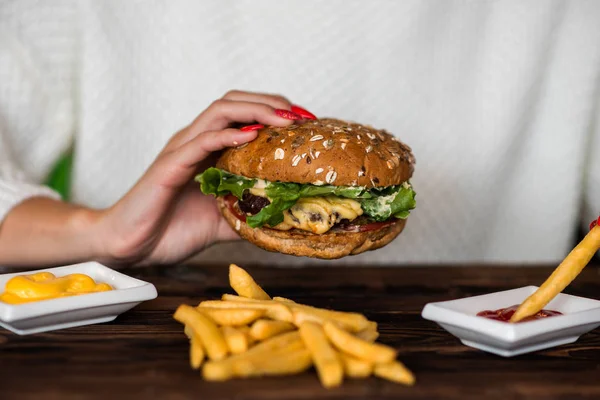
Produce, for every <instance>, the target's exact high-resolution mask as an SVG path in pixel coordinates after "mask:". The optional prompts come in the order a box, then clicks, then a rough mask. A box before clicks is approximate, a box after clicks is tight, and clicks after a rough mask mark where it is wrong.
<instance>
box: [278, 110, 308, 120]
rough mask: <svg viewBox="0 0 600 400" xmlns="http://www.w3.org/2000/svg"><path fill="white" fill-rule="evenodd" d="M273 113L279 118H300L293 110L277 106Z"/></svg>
mask: <svg viewBox="0 0 600 400" xmlns="http://www.w3.org/2000/svg"><path fill="white" fill-rule="evenodd" d="M275 114H277V115H278V116H280V117H281V118H285V119H292V120H298V119H302V117H301V116H299V115H298V114H296V113H295V112H293V111H289V110H282V109H279V108H278V109H277V110H275Z"/></svg>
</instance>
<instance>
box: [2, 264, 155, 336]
mask: <svg viewBox="0 0 600 400" xmlns="http://www.w3.org/2000/svg"><path fill="white" fill-rule="evenodd" d="M46 271H47V272H51V273H53V274H54V275H56V276H57V277H60V276H65V275H68V274H74V273H81V274H86V275H88V276H90V277H92V278H93V279H94V280H95V281H96V282H98V283H101V282H105V283H108V284H110V285H111V286H112V287H113V289H114V290H110V291H106V292H99V293H90V294H82V295H77V296H69V297H62V298H58V299H52V300H43V301H35V302H31V303H24V304H17V305H13V304H7V303H4V302H0V326H1V327H3V328H6V329H8V330H10V331H12V332H14V333H16V334H18V335H29V334H32V333H39V332H47V331H53V330H58V329H65V328H71V327H74V326H82V325H91V324H98V323H102V322H109V321H112V320H114V319H115V318H116V317H117V316H118V315H119V314H122V313H124V312H125V311H128V310H130V309H131V308H133V307H135V306H136V305H138V304H139V303H141V302H143V301H146V300H151V299H155V298H156V296H157V291H156V288H155V287H154V285H153V284H151V283H148V282H144V281H141V280H139V279H135V278H132V277H130V276H127V275H124V274H122V273H120V272H117V271H115V270H113V269H110V268H108V267H105V266H104V265H101V264H98V263H96V262H87V263H82V264H74V265H69V266H64V267H57V268H47V269H40V270H36V271H23V272H19V273H14V274H4V275H0V293H1V292H4V289H5V286H6V282H8V280H9V279H10V278H12V277H14V276H17V275H27V274H33V273H36V272H46Z"/></svg>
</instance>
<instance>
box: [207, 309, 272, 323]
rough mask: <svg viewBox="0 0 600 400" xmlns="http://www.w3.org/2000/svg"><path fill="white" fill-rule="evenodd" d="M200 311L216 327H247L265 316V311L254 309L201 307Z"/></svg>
mask: <svg viewBox="0 0 600 400" xmlns="http://www.w3.org/2000/svg"><path fill="white" fill-rule="evenodd" d="M201 311H202V312H203V313H204V314H206V315H208V316H209V317H211V318H212V319H213V321H215V322H216V323H217V324H218V325H225V326H242V325H248V324H251V323H252V322H254V321H256V320H257V319H259V318H260V317H262V316H263V315H265V310H260V309H256V308H235V309H232V308H209V307H202V310H201Z"/></svg>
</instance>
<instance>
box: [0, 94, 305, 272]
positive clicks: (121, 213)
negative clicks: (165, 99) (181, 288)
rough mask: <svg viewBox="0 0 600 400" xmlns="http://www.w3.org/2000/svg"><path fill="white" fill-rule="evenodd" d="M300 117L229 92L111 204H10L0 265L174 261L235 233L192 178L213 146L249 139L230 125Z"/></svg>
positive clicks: (268, 101) (285, 107)
mask: <svg viewBox="0 0 600 400" xmlns="http://www.w3.org/2000/svg"><path fill="white" fill-rule="evenodd" d="M290 110H296V111H297V112H298V113H294V112H293V111H290ZM299 114H302V115H299ZM303 117H304V118H311V117H312V114H310V113H308V112H306V111H305V110H302V109H299V108H296V107H295V106H292V105H291V104H290V102H289V101H288V100H286V99H285V98H283V97H281V96H275V95H268V94H258V93H249V92H239V91H232V92H229V93H227V94H226V95H225V96H224V97H223V98H222V99H219V100H217V101H215V102H214V103H213V104H211V105H210V107H208V108H207V109H206V110H205V111H204V112H202V113H201V114H200V115H199V116H198V117H197V118H196V119H195V120H194V121H193V122H192V123H191V124H190V125H189V126H187V127H185V128H184V129H182V130H181V131H180V132H178V133H177V134H175V135H174V136H173V137H172V138H171V140H169V142H168V143H167V145H166V146H165V148H164V149H163V150H162V151H161V153H160V154H159V155H158V157H157V158H156V160H155V161H154V163H153V164H152V165H151V166H150V167H149V168H148V170H147V171H146V173H145V174H144V175H143V176H142V177H141V178H140V180H139V181H138V182H137V183H136V184H135V185H134V186H133V188H131V190H130V191H129V192H128V193H127V194H125V196H123V198H121V199H120V200H119V201H118V202H117V203H116V204H114V205H113V206H112V207H110V208H108V209H105V210H99V211H98V210H90V209H88V208H85V207H78V206H75V205H72V204H67V203H63V202H60V201H56V200H52V199H48V198H32V199H29V200H26V201H24V202H23V203H21V204H19V205H18V206H16V207H14V208H13V210H11V211H10V212H9V213H8V215H7V217H6V218H5V219H4V221H3V223H2V225H0V265H2V264H4V265H21V266H44V265H56V264H66V263H75V262H81V261H88V260H98V261H100V262H103V263H106V264H111V265H115V264H130V265H131V264H150V263H174V262H177V261H181V260H183V259H185V258H187V257H189V256H191V255H193V254H195V253H197V252H199V251H200V250H202V249H203V248H206V247H207V246H210V245H211V244H213V243H214V242H215V241H219V240H232V239H235V238H236V237H237V235H236V233H235V232H234V231H233V230H232V229H231V228H230V227H229V226H228V225H227V223H226V222H225V220H224V219H223V218H222V217H221V214H220V212H219V211H218V209H217V205H216V201H215V199H214V198H212V197H210V196H205V195H203V194H202V193H201V192H200V188H199V187H198V185H197V184H194V183H193V178H194V176H195V175H196V174H197V173H198V172H200V171H202V170H204V169H206V168H207V167H209V166H211V163H212V161H213V159H214V158H215V157H211V156H214V155H215V154H214V152H218V151H219V150H222V149H224V148H226V147H230V146H239V145H241V144H243V143H246V142H249V141H252V140H254V138H256V135H257V133H256V130H255V129H254V130H252V128H250V130H245V129H244V130H239V129H233V128H231V125H232V124H233V123H242V124H255V123H258V124H265V125H275V126H287V125H290V124H292V123H293V120H298V119H302V118H303ZM255 128H256V127H255ZM107 156H110V155H107ZM32 248H34V249H35V251H31V249H32Z"/></svg>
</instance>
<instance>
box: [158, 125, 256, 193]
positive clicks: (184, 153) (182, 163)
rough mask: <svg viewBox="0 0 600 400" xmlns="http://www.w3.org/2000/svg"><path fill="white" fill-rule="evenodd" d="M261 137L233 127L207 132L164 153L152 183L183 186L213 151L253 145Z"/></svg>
mask: <svg viewBox="0 0 600 400" xmlns="http://www.w3.org/2000/svg"><path fill="white" fill-rule="evenodd" d="M257 134H258V133H257V132H256V131H249V132H242V131H240V130H238V129H231V128H230V129H224V130H220V131H207V132H203V133H201V134H199V135H197V136H196V137H195V138H193V139H192V140H190V141H188V142H187V143H185V144H183V145H181V146H180V147H178V148H175V149H173V150H171V151H167V152H163V153H162V154H161V156H160V157H159V158H158V159H157V160H156V162H155V164H153V166H152V167H151V171H149V172H150V175H152V178H151V179H150V181H151V182H154V183H157V184H159V185H161V186H163V187H168V188H172V189H175V188H179V187H182V186H183V185H185V184H186V183H187V182H189V180H190V179H191V177H192V176H193V175H194V174H195V173H196V167H197V166H198V164H199V163H201V162H202V161H204V160H205V159H206V158H207V157H209V156H210V155H211V154H212V153H213V152H216V151H219V150H223V149H225V148H227V147H233V146H239V145H242V144H244V143H247V142H250V141H252V140H254V139H255V138H256V135H257Z"/></svg>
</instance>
